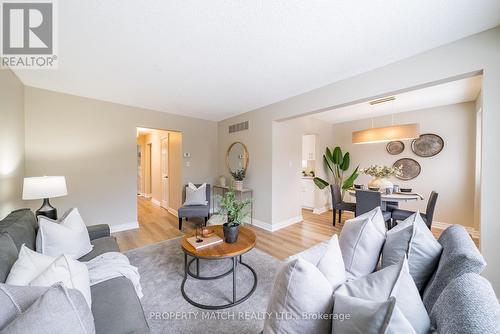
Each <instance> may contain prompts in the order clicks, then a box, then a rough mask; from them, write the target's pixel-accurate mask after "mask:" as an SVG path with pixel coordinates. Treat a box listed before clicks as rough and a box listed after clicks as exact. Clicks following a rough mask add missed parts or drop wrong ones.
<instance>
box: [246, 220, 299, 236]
mask: <svg viewBox="0 0 500 334" xmlns="http://www.w3.org/2000/svg"><path fill="white" fill-rule="evenodd" d="M303 220H304V219H303V218H302V216H296V217H292V218H289V219H287V220H283V221H280V222H277V223H274V224H269V223H266V222H263V221H261V220H258V219H255V218H254V219H253V220H252V222H253V225H254V226H256V227H259V228H261V229H264V230H266V231H269V232H276V231H278V230H281V229H282V228H285V227H288V226H290V225H293V224H297V223H300V222H302V221H303Z"/></svg>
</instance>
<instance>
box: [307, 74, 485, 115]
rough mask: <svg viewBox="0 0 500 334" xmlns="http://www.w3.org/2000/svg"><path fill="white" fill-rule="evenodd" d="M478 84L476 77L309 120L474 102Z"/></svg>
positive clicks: (477, 92)
mask: <svg viewBox="0 0 500 334" xmlns="http://www.w3.org/2000/svg"><path fill="white" fill-rule="evenodd" d="M481 83H482V76H480V75H479V76H475V77H471V78H466V79H462V80H456V81H451V82H447V83H443V84H440V85H435V86H430V87H426V88H422V89H417V90H412V91H409V92H405V93H401V94H397V95H391V96H394V97H395V98H396V99H395V100H393V101H388V102H384V103H379V104H374V105H371V104H370V103H369V102H363V103H358V104H353V105H349V106H346V107H342V108H337V109H332V110H328V111H325V112H322V113H318V114H314V115H312V117H314V118H317V119H321V120H323V121H326V122H329V123H332V124H333V123H342V122H348V121H354V120H357V119H364V118H371V117H377V116H383V115H390V114H397V113H401V112H406V111H412V110H420V109H426V108H432V107H438V106H445V105H449V104H454V103H462V102H469V101H475V100H476V99H477V97H478V95H479V92H480V91H481Z"/></svg>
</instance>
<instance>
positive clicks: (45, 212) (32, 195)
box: [23, 176, 68, 219]
mask: <svg viewBox="0 0 500 334" xmlns="http://www.w3.org/2000/svg"><path fill="white" fill-rule="evenodd" d="M67 194H68V191H67V189H66V178H65V177H64V176H39V177H25V178H24V184H23V200H32V199H43V204H42V206H41V207H40V209H38V210H37V211H36V216H39V215H42V216H45V217H48V218H50V219H57V210H56V208H54V207H53V206H52V205H50V202H49V198H53V197H61V196H66V195H67Z"/></svg>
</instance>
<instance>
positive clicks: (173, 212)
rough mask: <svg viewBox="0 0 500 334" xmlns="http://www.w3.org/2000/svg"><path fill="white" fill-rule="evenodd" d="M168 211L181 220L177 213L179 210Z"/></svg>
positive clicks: (169, 209) (170, 209)
mask: <svg viewBox="0 0 500 334" xmlns="http://www.w3.org/2000/svg"><path fill="white" fill-rule="evenodd" d="M167 211H168V212H170V213H171V214H173V215H174V216H176V217H177V218H179V213H178V212H177V210H175V209H172V208H168V209H167Z"/></svg>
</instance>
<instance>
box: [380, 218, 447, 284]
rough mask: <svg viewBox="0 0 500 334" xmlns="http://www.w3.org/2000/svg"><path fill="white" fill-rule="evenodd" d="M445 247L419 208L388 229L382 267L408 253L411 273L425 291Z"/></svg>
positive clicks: (395, 261) (391, 263)
mask: <svg viewBox="0 0 500 334" xmlns="http://www.w3.org/2000/svg"><path fill="white" fill-rule="evenodd" d="M442 250H443V247H441V245H440V244H439V242H437V240H436V238H435V237H434V235H433V234H432V232H431V231H430V230H429V228H428V227H427V225H426V224H425V222H424V221H423V219H422V217H421V216H420V213H419V212H416V213H414V214H413V215H411V216H410V217H408V218H407V219H405V220H404V221H403V222H401V223H399V224H398V225H397V226H395V227H394V228H393V229H391V230H389V231H387V238H386V240H385V244H384V248H383V250H382V268H385V267H387V266H390V265H393V264H396V263H399V262H401V260H402V259H403V258H404V257H405V255H406V256H407V257H408V267H409V268H410V275H411V277H413V280H414V281H415V284H416V285H417V288H418V290H419V291H420V292H422V291H423V290H424V288H425V286H426V284H427V282H428V281H429V279H430V278H431V277H432V274H433V273H434V271H435V270H436V267H437V265H438V263H439V258H440V256H441V252H442Z"/></svg>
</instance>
